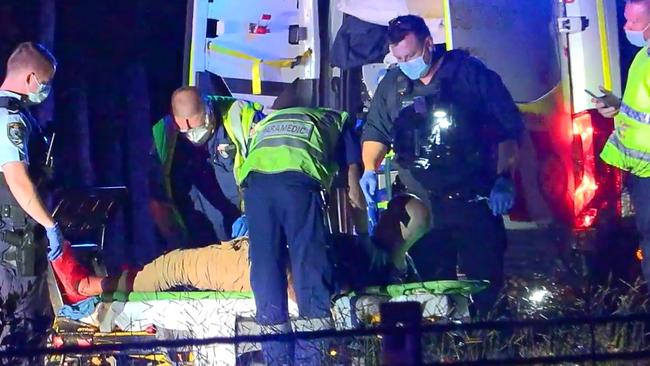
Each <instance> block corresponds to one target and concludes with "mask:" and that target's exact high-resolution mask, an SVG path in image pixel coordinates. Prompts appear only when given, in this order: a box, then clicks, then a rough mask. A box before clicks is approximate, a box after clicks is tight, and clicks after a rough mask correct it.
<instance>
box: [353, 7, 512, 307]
mask: <svg viewBox="0 0 650 366" xmlns="http://www.w3.org/2000/svg"><path fill="white" fill-rule="evenodd" d="M388 38H389V43H390V49H391V53H392V54H393V56H395V58H396V59H397V61H398V66H399V68H393V69H391V70H390V71H389V72H388V73H387V74H386V76H385V77H384V79H383V80H382V81H381V83H380V84H379V86H378V88H377V91H376V93H375V96H374V98H373V101H372V104H371V106H370V110H369V113H368V119H367V122H366V124H365V126H364V131H363V136H362V141H363V162H364V167H365V171H364V174H363V176H362V178H361V187H362V189H363V191H364V195H365V197H366V200H367V202H368V203H369V204H370V206H372V205H373V204H375V203H376V189H377V175H376V168H377V166H378V165H379V164H380V163H381V161H382V159H383V158H384V156H385V154H386V152H387V151H388V149H389V148H390V147H391V145H392V148H393V149H394V150H395V152H396V156H397V159H396V162H397V165H398V169H399V177H400V180H401V181H402V182H403V183H404V184H405V185H406V187H407V189H408V190H409V191H410V192H411V193H413V194H415V195H417V196H419V197H420V198H422V199H423V200H424V201H425V202H427V203H428V205H429V209H430V210H431V212H432V220H433V222H432V224H433V227H434V229H433V230H432V231H431V233H430V234H429V235H427V236H426V237H425V238H424V239H423V240H424V241H425V243H422V244H421V245H416V246H415V247H414V248H413V251H412V252H411V255H412V256H413V258H414V260H415V262H416V266H417V268H419V269H420V275H421V276H422V277H423V279H424V280H431V279H442V278H455V277H456V261H457V258H459V259H460V267H461V269H462V272H464V273H465V274H466V275H467V277H468V278H469V279H486V280H489V281H490V282H491V283H492V286H491V287H490V289H488V290H486V291H485V292H483V293H482V294H479V295H478V296H476V297H475V306H476V308H475V310H478V311H479V312H480V314H482V315H487V313H488V312H489V311H491V310H492V308H493V306H494V304H495V303H496V300H497V296H498V294H499V291H500V289H501V287H502V284H503V255H504V252H505V247H506V233H505V228H504V224H503V219H502V217H501V215H503V214H506V213H507V212H508V211H509V210H510V208H512V205H513V202H514V184H513V182H512V178H511V177H512V174H513V170H514V166H515V163H516V155H517V146H518V144H517V140H518V138H519V136H520V134H521V133H522V131H523V123H522V120H521V116H520V114H519V111H518V110H517V107H516V105H515V103H514V102H513V100H512V97H511V95H510V93H509V92H508V90H507V89H506V88H505V86H504V85H503V83H502V81H501V78H500V77H499V76H498V75H497V74H496V73H495V72H493V71H491V70H490V69H488V68H487V67H486V66H485V65H484V64H483V63H481V62H480V61H479V60H478V59H476V58H473V57H471V56H470V55H469V54H468V53H467V52H464V51H460V50H453V51H448V52H445V51H439V50H436V48H435V47H434V44H433V39H432V37H431V33H430V31H429V29H428V28H427V26H426V24H425V23H424V21H423V20H422V18H420V17H417V16H414V15H406V16H400V17H397V18H395V19H394V20H392V21H391V22H390V23H389V27H388Z"/></svg>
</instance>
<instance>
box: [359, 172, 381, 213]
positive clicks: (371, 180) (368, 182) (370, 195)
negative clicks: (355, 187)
mask: <svg viewBox="0 0 650 366" xmlns="http://www.w3.org/2000/svg"><path fill="white" fill-rule="evenodd" d="M359 185H360V186H361V191H362V192H363V196H364V197H365V198H366V203H367V204H368V207H370V206H372V207H377V172H373V171H366V172H364V173H363V175H362V176H361V179H359Z"/></svg>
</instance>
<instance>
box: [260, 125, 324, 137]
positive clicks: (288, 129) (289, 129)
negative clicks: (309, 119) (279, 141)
mask: <svg viewBox="0 0 650 366" xmlns="http://www.w3.org/2000/svg"><path fill="white" fill-rule="evenodd" d="M313 131H314V125H312V124H310V123H305V122H299V121H278V122H272V123H269V124H268V125H267V126H266V127H265V128H264V129H263V130H262V131H260V134H261V138H267V137H273V136H280V135H290V136H295V137H301V138H304V139H309V138H310V137H311V134H312V132H313Z"/></svg>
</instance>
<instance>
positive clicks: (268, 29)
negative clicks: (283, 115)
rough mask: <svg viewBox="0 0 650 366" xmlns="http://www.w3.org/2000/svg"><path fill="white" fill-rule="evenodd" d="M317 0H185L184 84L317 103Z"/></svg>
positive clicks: (268, 100)
mask: <svg viewBox="0 0 650 366" xmlns="http://www.w3.org/2000/svg"><path fill="white" fill-rule="evenodd" d="M318 25H319V1H318V0H273V1H272V0H238V1H236V2H232V1H219V0H189V1H188V20H187V30H188V32H187V36H186V45H185V48H186V52H185V53H186V59H185V65H186V70H185V84H186V85H196V86H198V87H199V88H200V89H201V90H202V91H204V92H207V93H215V94H221V95H228V94H231V95H233V96H235V97H238V98H244V99H247V100H252V101H256V102H259V103H261V104H263V105H264V106H266V107H267V108H271V107H272V106H273V104H274V102H276V99H277V98H278V97H281V96H282V97H281V99H283V98H288V99H286V100H285V101H284V102H283V104H286V103H290V104H291V103H294V102H296V100H294V99H292V98H298V100H297V102H299V103H301V104H303V105H305V104H306V105H314V106H315V105H316V104H317V103H318V99H319V84H318V80H319V76H320V72H321V60H320V57H321V55H322V53H321V44H320V43H321V39H320V36H319V32H318V29H319V27H318Z"/></svg>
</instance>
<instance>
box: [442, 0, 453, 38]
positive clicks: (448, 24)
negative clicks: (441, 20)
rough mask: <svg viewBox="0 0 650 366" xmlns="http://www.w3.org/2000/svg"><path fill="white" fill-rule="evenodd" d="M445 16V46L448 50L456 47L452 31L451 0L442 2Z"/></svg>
mask: <svg viewBox="0 0 650 366" xmlns="http://www.w3.org/2000/svg"><path fill="white" fill-rule="evenodd" d="M442 7H443V12H444V17H445V24H444V25H445V46H446V48H447V51H449V50H451V49H453V48H454V44H453V40H452V33H451V8H450V6H449V0H444V1H443V2H442Z"/></svg>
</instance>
